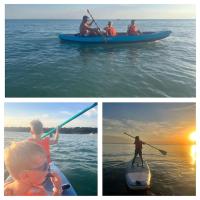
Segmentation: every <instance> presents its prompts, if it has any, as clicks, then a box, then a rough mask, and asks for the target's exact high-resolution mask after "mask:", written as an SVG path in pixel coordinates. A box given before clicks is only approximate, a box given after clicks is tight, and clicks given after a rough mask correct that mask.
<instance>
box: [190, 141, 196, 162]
mask: <svg viewBox="0 0 200 200" xmlns="http://www.w3.org/2000/svg"><path fill="white" fill-rule="evenodd" d="M190 156H191V162H192V164H193V165H195V164H196V145H195V144H193V145H191V148H190Z"/></svg>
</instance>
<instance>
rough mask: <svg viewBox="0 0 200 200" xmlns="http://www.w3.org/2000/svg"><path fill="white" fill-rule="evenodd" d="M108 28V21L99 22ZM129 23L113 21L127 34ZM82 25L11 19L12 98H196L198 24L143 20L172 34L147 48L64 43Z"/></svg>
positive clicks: (146, 25)
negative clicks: (61, 37)
mask: <svg viewBox="0 0 200 200" xmlns="http://www.w3.org/2000/svg"><path fill="white" fill-rule="evenodd" d="M97 22H98V24H99V26H100V27H104V26H105V25H106V23H107V20H98V21H97ZM129 23H130V21H129V20H114V25H115V27H116V28H117V31H119V32H120V31H126V29H127V25H128V24H129ZM79 24H80V20H6V49H5V51H6V77H5V84H6V85H5V86H6V88H5V89H6V96H7V97H195V95H196V92H195V89H196V80H195V79H196V57H195V54H196V38H195V31H196V29H195V20H138V21H137V24H138V26H139V28H140V29H141V31H160V30H171V31H172V34H171V36H170V37H168V38H166V39H164V40H161V41H159V42H153V43H146V44H123V45H121V44H120V45H119V44H117V45H116V44H115V45H80V44H69V43H64V44H63V43H61V42H60V41H59V39H58V35H59V34H60V33H77V32H78V27H79Z"/></svg>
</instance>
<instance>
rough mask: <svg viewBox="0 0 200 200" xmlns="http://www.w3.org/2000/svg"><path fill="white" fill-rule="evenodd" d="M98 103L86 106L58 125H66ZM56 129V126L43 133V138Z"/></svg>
mask: <svg viewBox="0 0 200 200" xmlns="http://www.w3.org/2000/svg"><path fill="white" fill-rule="evenodd" d="M96 105H97V103H93V104H92V105H91V106H89V107H87V108H85V109H84V110H82V111H80V112H78V113H77V114H75V115H74V116H72V117H70V118H69V119H68V120H66V121H64V122H63V123H62V124H60V125H58V128H61V127H62V126H64V125H65V124H67V123H69V122H71V121H72V120H74V119H76V118H77V117H79V116H80V115H82V114H83V113H85V112H87V111H88V110H90V109H92V108H93V107H95V106H96ZM55 131H56V128H53V129H51V130H50V131H48V132H46V133H44V134H42V136H41V138H45V137H47V136H49V135H51V134H52V133H53V132H55Z"/></svg>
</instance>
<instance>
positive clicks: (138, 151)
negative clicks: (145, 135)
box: [132, 136, 145, 167]
mask: <svg viewBox="0 0 200 200" xmlns="http://www.w3.org/2000/svg"><path fill="white" fill-rule="evenodd" d="M134 144H135V155H134V158H133V161H132V166H134V163H135V159H136V157H137V155H139V157H140V159H141V162H142V167H143V158H142V145H143V144H145V143H144V142H142V141H141V140H140V138H139V136H136V137H135V142H134Z"/></svg>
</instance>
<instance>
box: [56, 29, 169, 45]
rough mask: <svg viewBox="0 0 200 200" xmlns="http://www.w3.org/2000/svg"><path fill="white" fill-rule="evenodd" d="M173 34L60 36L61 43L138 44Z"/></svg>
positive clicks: (164, 32)
mask: <svg viewBox="0 0 200 200" xmlns="http://www.w3.org/2000/svg"><path fill="white" fill-rule="evenodd" d="M170 34H171V31H159V32H143V33H142V34H140V35H127V34H126V33H118V35H117V36H105V35H100V36H80V35H79V34H60V35H59V38H60V40H61V41H66V42H77V43H112V44H115V43H138V42H152V41H157V40H161V39H164V38H166V37H168V36H169V35H170Z"/></svg>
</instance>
